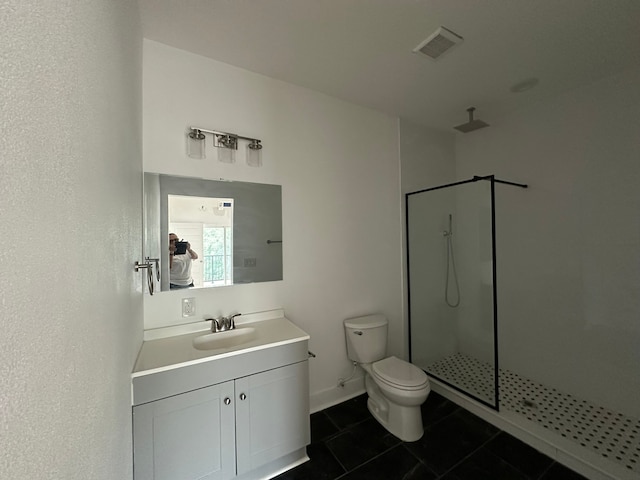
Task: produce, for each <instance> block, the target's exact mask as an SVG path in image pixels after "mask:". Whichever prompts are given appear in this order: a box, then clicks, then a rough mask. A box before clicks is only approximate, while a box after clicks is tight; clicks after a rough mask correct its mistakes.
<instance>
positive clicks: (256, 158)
mask: <svg viewBox="0 0 640 480" xmlns="http://www.w3.org/2000/svg"><path fill="white" fill-rule="evenodd" d="M247 165H249V166H250V167H261V166H262V145H260V142H251V143H248V144H247Z"/></svg>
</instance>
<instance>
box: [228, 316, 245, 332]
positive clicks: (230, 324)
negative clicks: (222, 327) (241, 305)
mask: <svg viewBox="0 0 640 480" xmlns="http://www.w3.org/2000/svg"><path fill="white" fill-rule="evenodd" d="M240 315H242V314H241V313H236V314H235V315H231V316H230V317H229V328H231V329H233V328H236V321H235V320H234V319H235V318H236V317H239V316H240Z"/></svg>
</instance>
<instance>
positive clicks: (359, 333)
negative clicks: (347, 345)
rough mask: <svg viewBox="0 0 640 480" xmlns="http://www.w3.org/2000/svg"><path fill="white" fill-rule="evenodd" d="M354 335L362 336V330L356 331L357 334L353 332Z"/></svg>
mask: <svg viewBox="0 0 640 480" xmlns="http://www.w3.org/2000/svg"><path fill="white" fill-rule="evenodd" d="M353 334H354V335H362V332H361V331H360V330H356V331H355V332H353Z"/></svg>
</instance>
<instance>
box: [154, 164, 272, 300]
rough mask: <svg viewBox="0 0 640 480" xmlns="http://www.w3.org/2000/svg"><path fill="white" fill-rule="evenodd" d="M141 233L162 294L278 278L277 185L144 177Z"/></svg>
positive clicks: (156, 176) (174, 177) (188, 178)
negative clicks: (185, 245)
mask: <svg viewBox="0 0 640 480" xmlns="http://www.w3.org/2000/svg"><path fill="white" fill-rule="evenodd" d="M144 232H145V241H144V248H145V256H146V257H149V258H152V259H154V258H157V259H159V262H160V272H161V276H160V290H161V291H169V290H172V289H174V288H206V287H216V286H226V285H234V284H240V283H253V282H271V281H276V280H282V187H281V186H280V185H268V184H261V183H248V182H233V181H222V180H206V179H201V178H190V177H180V176H172V175H164V174H159V173H150V172H145V174H144ZM170 234H172V235H171V237H172V239H173V240H177V241H178V242H180V241H184V242H188V244H189V250H188V251H186V252H185V253H184V254H180V253H181V251H180V247H182V245H179V244H178V249H176V243H175V241H174V242H170V241H169V236H170ZM170 253H173V255H170Z"/></svg>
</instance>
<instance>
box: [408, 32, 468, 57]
mask: <svg viewBox="0 0 640 480" xmlns="http://www.w3.org/2000/svg"><path fill="white" fill-rule="evenodd" d="M462 41H463V38H462V37H461V36H460V35H458V34H457V33H454V32H452V31H451V30H449V29H448V28H445V27H440V28H438V29H437V30H436V31H435V32H434V33H432V34H431V35H430V36H429V38H427V39H426V40H424V41H423V42H421V43H420V45H418V46H417V47H416V48H414V49H413V51H414V53H422V54H423V55H426V56H427V57H429V58H431V59H432V60H436V59H438V58H439V57H440V56H441V55H442V54H443V53H445V52H447V51H449V50H451V49H452V48H453V47H455V46H456V45H458V44H459V43H462Z"/></svg>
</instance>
